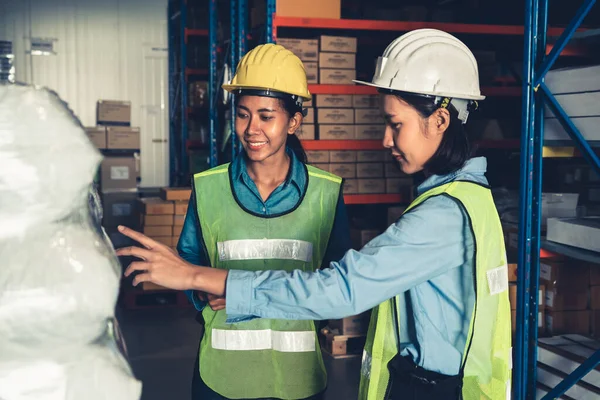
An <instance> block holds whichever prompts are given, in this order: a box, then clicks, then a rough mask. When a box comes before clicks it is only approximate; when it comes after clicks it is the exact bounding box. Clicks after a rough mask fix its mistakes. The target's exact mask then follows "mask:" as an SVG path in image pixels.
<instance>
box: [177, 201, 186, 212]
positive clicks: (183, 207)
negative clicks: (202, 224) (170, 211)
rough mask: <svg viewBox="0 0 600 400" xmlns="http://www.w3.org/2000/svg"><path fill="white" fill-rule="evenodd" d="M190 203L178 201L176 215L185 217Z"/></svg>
mask: <svg viewBox="0 0 600 400" xmlns="http://www.w3.org/2000/svg"><path fill="white" fill-rule="evenodd" d="M188 204H189V202H188V201H176V202H175V215H185V214H186V213H187V209H188Z"/></svg>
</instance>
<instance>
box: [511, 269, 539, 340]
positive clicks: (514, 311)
mask: <svg viewBox="0 0 600 400" xmlns="http://www.w3.org/2000/svg"><path fill="white" fill-rule="evenodd" d="M508 301H509V302H510V315H511V326H512V333H513V335H514V334H515V332H516V330H517V264H508ZM538 306H539V307H538V335H539V336H543V335H544V334H545V333H546V320H545V316H546V285H545V284H544V282H540V287H539V291H538Z"/></svg>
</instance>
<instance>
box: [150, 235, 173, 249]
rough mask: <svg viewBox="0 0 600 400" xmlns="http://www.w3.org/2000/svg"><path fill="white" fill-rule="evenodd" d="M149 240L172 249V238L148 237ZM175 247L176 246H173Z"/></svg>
mask: <svg viewBox="0 0 600 400" xmlns="http://www.w3.org/2000/svg"><path fill="white" fill-rule="evenodd" d="M149 237H150V239H152V240H155V241H157V242H158V243H162V244H164V245H166V246H169V247H172V246H174V245H173V237H172V236H149ZM175 245H176V244H175Z"/></svg>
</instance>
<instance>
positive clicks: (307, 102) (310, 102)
mask: <svg viewBox="0 0 600 400" xmlns="http://www.w3.org/2000/svg"><path fill="white" fill-rule="evenodd" d="M302 106H303V107H313V108H314V106H315V105H314V101H313V96H311V97H310V100H304V102H303V103H302Z"/></svg>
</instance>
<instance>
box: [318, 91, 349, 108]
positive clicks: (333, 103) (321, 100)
mask: <svg viewBox="0 0 600 400" xmlns="http://www.w3.org/2000/svg"><path fill="white" fill-rule="evenodd" d="M316 97H317V99H316V105H317V107H318V108H352V95H350V94H318V95H317V96H316Z"/></svg>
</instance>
